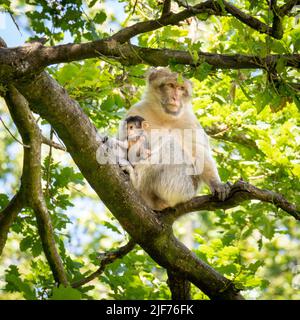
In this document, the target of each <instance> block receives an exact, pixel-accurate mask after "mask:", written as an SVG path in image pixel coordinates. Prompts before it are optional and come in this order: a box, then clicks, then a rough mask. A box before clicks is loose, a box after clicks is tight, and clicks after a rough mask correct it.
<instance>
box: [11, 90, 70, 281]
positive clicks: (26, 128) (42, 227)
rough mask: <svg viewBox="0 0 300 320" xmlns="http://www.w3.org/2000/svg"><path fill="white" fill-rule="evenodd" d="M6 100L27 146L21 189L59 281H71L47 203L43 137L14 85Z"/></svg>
mask: <svg viewBox="0 0 300 320" xmlns="http://www.w3.org/2000/svg"><path fill="white" fill-rule="evenodd" d="M5 101H6V104H7V106H8V109H9V111H10V114H11V116H12V118H13V121H14V123H15V125H16V126H17V128H18V131H19V132H20V134H21V136H22V140H23V143H24V144H26V145H29V146H30V148H24V159H23V175H22V179H21V192H22V194H23V197H24V198H25V199H26V204H27V205H28V206H30V207H31V208H32V209H33V210H34V212H35V214H36V219H37V224H38V231H39V235H40V238H41V242H42V246H43V249H44V252H45V255H46V258H47V260H48V263H49V266H50V268H51V271H52V273H53V276H54V279H55V281H56V282H58V283H62V284H64V285H68V280H67V276H66V273H65V271H64V267H63V264H62V261H61V258H60V256H59V254H58V252H57V249H56V245H55V240H54V233H53V227H52V223H51V218H50V215H49V212H48V209H47V206H46V203H45V199H44V196H43V192H42V185H41V143H42V136H41V133H40V129H39V127H38V126H37V124H36V122H35V119H34V117H33V116H32V113H31V111H30V109H29V107H28V103H27V101H26V99H25V98H24V97H23V96H22V95H21V94H20V93H19V92H18V91H17V90H16V88H15V87H14V86H12V85H10V86H9V90H8V92H7V94H6V96H5Z"/></svg>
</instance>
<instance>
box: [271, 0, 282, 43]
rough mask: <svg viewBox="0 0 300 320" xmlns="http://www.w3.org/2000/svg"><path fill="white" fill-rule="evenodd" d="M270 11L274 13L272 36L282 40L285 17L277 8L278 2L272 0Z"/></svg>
mask: <svg viewBox="0 0 300 320" xmlns="http://www.w3.org/2000/svg"><path fill="white" fill-rule="evenodd" d="M270 9H271V11H272V13H273V24H272V36H273V37H274V38H276V39H281V38H282V36H283V26H282V17H283V16H282V15H281V12H280V9H279V8H278V6H277V0H270Z"/></svg>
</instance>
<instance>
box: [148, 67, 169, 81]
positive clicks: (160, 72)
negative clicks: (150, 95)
mask: <svg viewBox="0 0 300 320" xmlns="http://www.w3.org/2000/svg"><path fill="white" fill-rule="evenodd" d="M170 74H171V71H170V70H169V69H168V68H150V69H149V70H148V72H147V80H148V82H149V83H150V82H153V81H154V80H156V79H158V78H160V77H166V76H169V75H170Z"/></svg>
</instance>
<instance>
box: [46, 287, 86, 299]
mask: <svg viewBox="0 0 300 320" xmlns="http://www.w3.org/2000/svg"><path fill="white" fill-rule="evenodd" d="M80 299H81V293H80V291H78V290H76V289H74V288H72V287H64V286H63V285H62V284H61V285H60V286H59V287H58V288H54V289H53V294H52V297H51V300H80Z"/></svg>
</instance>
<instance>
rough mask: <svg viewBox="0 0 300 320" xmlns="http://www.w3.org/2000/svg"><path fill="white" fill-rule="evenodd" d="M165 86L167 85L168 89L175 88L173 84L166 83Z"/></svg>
mask: <svg viewBox="0 0 300 320" xmlns="http://www.w3.org/2000/svg"><path fill="white" fill-rule="evenodd" d="M167 85H168V87H170V88H172V89H174V88H175V85H174V83H168V84H167Z"/></svg>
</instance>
